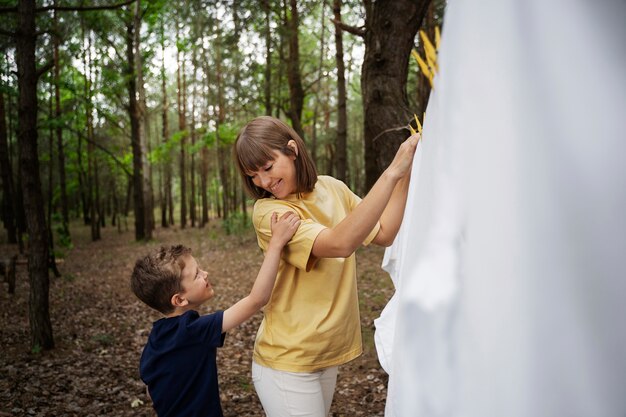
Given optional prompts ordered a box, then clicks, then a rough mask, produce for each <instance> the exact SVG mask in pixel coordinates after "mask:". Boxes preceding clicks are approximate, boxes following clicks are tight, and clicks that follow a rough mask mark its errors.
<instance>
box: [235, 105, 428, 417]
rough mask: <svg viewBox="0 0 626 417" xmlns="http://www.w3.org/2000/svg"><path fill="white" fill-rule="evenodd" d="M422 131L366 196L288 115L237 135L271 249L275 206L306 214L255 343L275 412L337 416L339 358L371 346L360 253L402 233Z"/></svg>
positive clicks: (258, 369)
mask: <svg viewBox="0 0 626 417" xmlns="http://www.w3.org/2000/svg"><path fill="white" fill-rule="evenodd" d="M418 140H419V135H414V136H411V137H410V138H409V139H408V140H407V141H405V142H404V143H403V144H402V145H401V146H400V148H399V149H398V152H397V154H396V156H395V158H394V160H393V161H392V162H391V164H390V166H389V167H388V168H387V169H386V170H385V171H384V172H383V174H382V175H381V177H380V178H379V179H378V181H377V182H376V184H374V186H373V187H372V189H371V190H370V192H369V193H368V194H367V196H366V197H365V198H364V199H363V200H361V199H360V198H359V197H358V196H356V195H355V194H354V193H353V192H352V191H350V189H349V188H348V187H347V186H346V185H345V184H344V183H342V182H341V181H339V180H336V179H334V178H332V177H329V176H318V175H317V171H316V169H315V164H314V163H313V161H312V159H311V158H310V156H309V154H308V152H307V150H306V147H305V145H304V141H303V140H302V139H301V138H300V137H299V136H298V134H297V133H296V132H295V131H294V130H293V129H292V128H290V127H289V126H287V125H286V124H285V123H283V122H281V121H280V120H278V119H275V118H273V117H269V116H263V117H258V118H256V119H254V120H252V121H251V122H249V123H248V124H247V125H246V126H245V127H244V128H243V129H242V130H241V132H240V133H239V135H238V136H237V140H236V142H235V148H234V156H235V161H236V164H237V167H238V169H239V172H240V174H241V176H242V178H243V181H244V184H245V187H246V189H247V190H248V192H249V193H250V194H251V195H252V196H253V197H254V198H255V199H257V201H256V203H255V205H254V213H253V216H252V217H253V224H254V228H255V231H256V233H257V238H258V243H259V246H260V247H261V249H263V250H265V249H266V248H267V244H268V242H269V239H270V237H271V231H270V220H271V215H272V213H273V212H277V213H279V214H280V213H283V212H285V211H295V212H296V213H297V214H298V215H299V216H300V218H301V219H302V222H301V224H300V227H299V228H298V231H297V232H296V234H295V235H294V236H293V238H292V239H291V241H290V242H289V243H288V244H287V246H286V247H285V250H284V252H283V255H282V259H283V261H284V262H282V263H281V266H280V269H279V274H278V278H277V280H276V284H275V286H274V290H273V292H272V296H271V298H270V301H269V303H268V304H267V306H266V307H265V311H264V319H263V321H262V323H261V326H260V328H259V331H258V333H257V338H256V342H255V345H254V354H253V363H252V379H253V382H254V387H255V389H256V391H257V393H258V395H259V398H260V400H261V403H262V405H263V408H264V410H265V412H266V414H267V415H268V416H269V417H283V416H292V415H298V416H304V415H306V416H315V417H325V416H327V415H328V413H329V411H330V405H331V402H332V398H333V394H334V390H335V384H336V380H337V370H338V366H339V365H341V364H344V363H346V362H348V361H350V360H352V359H354V358H356V357H358V356H359V355H360V354H361V353H362V346H361V328H360V320H359V304H358V298H357V287H356V261H355V256H354V252H355V250H356V249H357V248H358V247H359V246H360V245H361V244H365V245H367V244H369V243H372V242H373V243H375V244H378V245H382V246H389V245H391V243H392V242H393V240H394V238H395V236H396V234H397V233H398V229H399V228H400V224H401V222H402V217H403V215H404V207H405V204H406V196H407V192H408V188H409V178H410V170H411V165H412V162H413V156H414V154H415V149H416V146H417V143H418Z"/></svg>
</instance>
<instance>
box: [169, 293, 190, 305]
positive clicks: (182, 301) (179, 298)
mask: <svg viewBox="0 0 626 417" xmlns="http://www.w3.org/2000/svg"><path fill="white" fill-rule="evenodd" d="M170 302H171V303H172V305H173V306H174V308H176V307H184V306H186V305H187V304H189V300H187V298H186V297H185V296H184V295H183V294H181V293H176V294H174V295H172V298H171V300H170Z"/></svg>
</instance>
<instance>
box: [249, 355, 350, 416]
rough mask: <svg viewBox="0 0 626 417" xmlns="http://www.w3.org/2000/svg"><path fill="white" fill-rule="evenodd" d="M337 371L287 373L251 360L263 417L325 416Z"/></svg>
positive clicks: (329, 369) (334, 368)
mask: <svg viewBox="0 0 626 417" xmlns="http://www.w3.org/2000/svg"><path fill="white" fill-rule="evenodd" d="M338 370H339V368H338V367H337V366H332V367H330V368H326V369H323V370H321V371H317V372H287V371H280V370H278V369H272V368H268V367H265V366H262V365H259V364H258V363H256V362H254V361H252V381H253V382H254V389H255V390H256V392H257V394H258V396H259V400H260V401H261V404H262V405H263V411H265V414H266V415H267V417H327V416H328V413H329V412H330V405H331V404H332V402H333V396H334V394H335V386H336V385H337V373H338Z"/></svg>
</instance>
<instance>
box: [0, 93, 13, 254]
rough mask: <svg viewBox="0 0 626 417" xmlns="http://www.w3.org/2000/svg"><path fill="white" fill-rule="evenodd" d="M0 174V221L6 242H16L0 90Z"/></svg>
mask: <svg viewBox="0 0 626 417" xmlns="http://www.w3.org/2000/svg"><path fill="white" fill-rule="evenodd" d="M0 170H1V172H0V174H1V175H2V177H1V178H2V221H3V222H4V227H5V229H6V230H7V235H8V242H9V243H17V228H16V219H15V207H14V199H15V192H14V187H15V186H14V184H13V170H12V169H11V161H10V159H9V140H8V135H7V126H6V111H5V108H4V94H3V93H2V92H0Z"/></svg>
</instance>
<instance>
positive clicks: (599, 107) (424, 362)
mask: <svg viewBox="0 0 626 417" xmlns="http://www.w3.org/2000/svg"><path fill="white" fill-rule="evenodd" d="M624 22H626V2H623V1H619V0H613V1H608V0H605V1H596V2H589V1H584V0H548V1H546V0H451V1H450V2H449V6H448V10H447V11H446V20H445V27H444V31H443V37H442V44H441V45H442V46H441V50H440V53H439V59H440V69H441V71H440V74H439V75H438V76H437V78H436V79H435V91H434V93H433V95H432V96H431V102H430V104H429V108H428V110H427V115H426V120H425V124H424V134H423V142H422V143H421V145H420V146H419V150H418V154H417V155H416V160H415V162H414V166H413V174H412V175H413V176H412V179H411V181H412V182H411V189H410V191H409V203H408V205H407V210H406V214H405V219H404V221H403V225H402V228H401V231H400V234H399V236H398V238H397V239H396V242H395V243H394V245H393V246H392V247H391V248H390V249H389V250H388V251H387V252H386V254H385V259H384V267H385V268H386V269H387V270H388V271H389V272H390V274H391V276H392V279H393V280H394V285H395V287H396V289H397V292H396V294H395V295H394V297H393V298H392V300H391V302H390V304H389V305H388V306H387V307H386V308H385V310H384V311H383V313H382V314H381V317H380V318H379V319H378V320H376V322H375V324H376V327H377V330H376V344H377V350H378V353H379V358H380V361H381V364H382V365H383V367H384V368H385V370H387V371H388V372H389V373H390V378H389V386H388V398H387V408H386V415H387V416H402V417H421V416H463V417H466V416H467V417H474V416H476V417H490V416H493V417H496V416H497V417H501V416H507V417H517V416H520V417H521V416H524V417H526V416H528V417H530V416H532V417H541V416H546V417H547V416H624V415H626V395H625V394H624V392H625V391H624V389H625V388H624V387H626V326H624V325H623V323H622V321H623V320H624V318H625V317H626V300H624V297H626V272H625V271H626V268H625V267H626V216H625V214H624V213H626V161H625V160H624V159H625V157H626V133H625V132H626V24H625V23H624Z"/></svg>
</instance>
